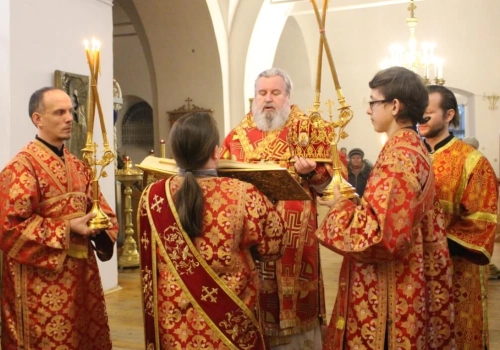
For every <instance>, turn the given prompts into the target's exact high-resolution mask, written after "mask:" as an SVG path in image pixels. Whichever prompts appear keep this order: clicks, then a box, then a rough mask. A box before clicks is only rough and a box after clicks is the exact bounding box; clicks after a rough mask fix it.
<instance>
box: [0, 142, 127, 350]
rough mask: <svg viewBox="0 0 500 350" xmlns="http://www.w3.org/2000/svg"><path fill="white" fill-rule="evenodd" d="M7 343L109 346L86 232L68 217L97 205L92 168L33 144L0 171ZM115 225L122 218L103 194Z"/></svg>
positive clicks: (6, 346)
mask: <svg viewBox="0 0 500 350" xmlns="http://www.w3.org/2000/svg"><path fill="white" fill-rule="evenodd" d="M0 188H1V189H0V191H1V192H0V203H1V204H0V225H1V226H0V247H1V249H2V251H3V271H2V272H3V276H2V349H3V350H13V349H21V348H22V349H26V350H28V349H30V350H31V349H43V350H46V349H80V350H86V349H88V350H93V349H103V350H106V349H111V337H110V332H109V327H108V316H107V314H106V306H105V302H104V295H103V290H102V284H101V279H100V276H99V270H98V266H97V262H96V258H95V255H94V252H93V247H92V243H91V242H90V240H89V238H88V237H84V236H81V235H78V234H74V233H72V232H70V224H69V220H70V219H73V218H77V217H80V216H83V215H85V214H86V213H87V212H88V211H89V210H90V208H91V206H92V185H91V173H90V170H89V168H88V167H87V166H86V165H85V164H84V163H83V162H82V161H80V160H78V159H77V158H76V157H75V156H73V155H71V154H70V153H69V152H68V151H67V150H66V149H64V157H63V159H61V158H60V157H58V156H57V155H56V154H55V153H54V152H53V151H52V150H50V149H49V148H48V147H47V146H46V145H44V144H43V143H42V142H40V141H38V140H35V141H33V142H31V143H29V144H28V145H27V146H26V147H25V148H24V149H23V150H21V152H20V153H18V154H17V155H16V156H15V157H14V158H13V159H12V160H11V161H10V162H9V163H8V164H7V166H6V167H5V168H4V170H3V171H2V173H1V175H0ZM100 206H101V208H102V210H103V211H104V212H105V213H106V214H107V215H108V216H109V217H110V219H111V221H112V223H113V227H112V228H110V229H108V230H107V232H102V233H100V234H108V235H109V236H110V238H111V240H112V241H113V242H114V238H112V237H116V231H117V230H118V227H117V224H116V217H115V214H114V213H113V211H112V210H111V208H110V207H109V205H108V204H107V203H106V201H105V199H104V198H103V197H102V195H100Z"/></svg>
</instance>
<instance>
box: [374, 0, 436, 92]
mask: <svg viewBox="0 0 500 350" xmlns="http://www.w3.org/2000/svg"><path fill="white" fill-rule="evenodd" d="M416 8H417V6H415V4H414V2H413V0H410V6H409V7H408V11H409V12H410V17H409V18H407V19H406V24H407V25H408V29H409V30H410V39H409V40H408V44H407V45H406V46H404V45H401V44H393V45H391V46H390V48H389V51H390V54H391V56H390V58H388V59H385V60H384V61H382V63H381V67H382V69H385V68H389V67H394V66H399V67H405V68H408V69H410V70H412V71H414V72H415V73H417V74H419V75H420V76H422V77H423V79H424V83H425V84H426V85H428V84H430V83H431V81H434V83H435V84H437V85H444V83H445V80H444V77H443V65H444V60H443V59H442V58H440V57H437V56H435V55H434V49H435V48H436V44H435V43H429V42H424V43H422V45H421V47H420V49H419V48H418V44H417V39H416V37H415V30H416V28H417V24H418V18H416V17H415V9H416ZM432 78H434V79H432Z"/></svg>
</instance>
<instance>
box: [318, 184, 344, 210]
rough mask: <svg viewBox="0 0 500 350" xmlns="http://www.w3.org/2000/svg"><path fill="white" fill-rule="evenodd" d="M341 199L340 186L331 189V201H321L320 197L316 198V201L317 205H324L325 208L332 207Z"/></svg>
mask: <svg viewBox="0 0 500 350" xmlns="http://www.w3.org/2000/svg"><path fill="white" fill-rule="evenodd" d="M341 198H342V194H341V193H340V186H339V185H335V186H334V187H333V198H332V199H327V200H325V199H322V198H321V197H318V198H317V199H316V201H317V202H318V204H319V205H324V206H326V207H329V208H331V207H333V206H335V205H336V204H337V203H338V202H339V200H340V199H341Z"/></svg>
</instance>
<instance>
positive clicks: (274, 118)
mask: <svg viewBox="0 0 500 350" xmlns="http://www.w3.org/2000/svg"><path fill="white" fill-rule="evenodd" d="M291 89H292V83H291V81H290V77H289V76H288V74H287V73H285V72H284V71H282V70H280V69H277V68H273V69H269V70H266V71H264V72H262V73H261V74H259V76H258V77H257V79H256V81H255V98H254V100H253V104H252V112H250V113H248V114H247V115H246V116H245V118H244V119H243V120H242V121H241V122H240V124H239V125H238V126H237V127H236V128H234V129H233V130H232V131H231V132H230V133H229V135H228V136H227V137H226V139H225V140H224V143H223V145H222V150H221V158H222V159H232V160H237V161H242V162H248V163H258V162H272V163H276V164H279V165H280V166H282V167H284V168H288V169H289V170H290V171H292V172H296V173H297V174H299V176H300V177H301V178H302V185H303V187H304V189H305V190H306V191H308V192H309V193H310V194H311V198H313V199H314V198H315V196H316V194H317V193H319V192H321V191H322V190H323V188H324V187H325V186H326V185H327V184H328V183H329V181H330V180H331V177H330V174H329V172H328V171H327V168H326V166H325V164H323V163H317V162H315V161H313V160H311V159H305V158H298V157H295V159H294V161H291V159H290V158H291V148H290V145H289V144H288V143H287V135H288V132H289V130H291V128H293V127H294V126H295V125H296V124H297V123H298V122H299V121H301V120H304V119H306V120H307V116H306V115H305V114H304V113H303V112H302V111H301V110H300V109H299V108H298V107H297V106H295V105H290V93H291ZM276 205H277V208H278V211H279V212H280V213H281V214H282V217H283V219H284V220H285V226H286V227H287V238H285V249H284V251H283V252H284V254H283V257H282V259H281V260H279V261H277V262H261V264H260V269H259V273H260V276H261V281H262V286H261V290H260V314H261V318H262V321H263V324H264V332H265V334H266V335H268V337H269V339H270V343H271V345H272V346H273V348H274V349H321V346H322V344H321V343H322V341H321V327H320V326H321V325H323V324H324V323H323V319H324V315H325V307H324V293H323V283H322V278H321V271H320V264H319V246H318V242H317V240H316V239H315V235H314V233H315V231H316V228H317V221H316V205H315V201H314V200H312V201H282V202H278V203H277V204H276Z"/></svg>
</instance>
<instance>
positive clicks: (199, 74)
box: [134, 0, 224, 153]
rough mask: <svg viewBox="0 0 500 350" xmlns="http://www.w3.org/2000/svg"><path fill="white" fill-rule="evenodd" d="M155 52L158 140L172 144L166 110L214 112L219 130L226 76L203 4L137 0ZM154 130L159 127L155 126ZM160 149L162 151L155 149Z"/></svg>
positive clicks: (182, 1) (154, 105) (178, 0)
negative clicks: (190, 108)
mask: <svg viewBox="0 0 500 350" xmlns="http://www.w3.org/2000/svg"><path fill="white" fill-rule="evenodd" d="M134 4H135V7H136V9H137V13H138V14H139V16H140V18H141V20H142V25H143V26H144V31H145V34H146V36H147V40H148V43H149V46H150V50H151V56H152V62H153V65H154V69H155V71H156V88H157V94H158V101H157V104H154V103H153V105H152V107H153V110H154V111H156V116H157V118H158V134H155V145H158V144H159V140H160V139H165V140H168V133H169V131H170V126H169V122H168V117H167V114H166V113H167V111H170V110H173V109H176V108H179V107H181V106H182V105H183V104H185V102H184V101H185V100H186V98H187V97H190V98H191V99H192V100H193V103H194V104H195V105H197V106H199V107H204V108H211V109H213V110H214V114H213V115H214V118H215V119H216V120H217V123H218V125H219V128H220V129H221V130H222V128H223V125H224V107H223V93H222V74H221V65H220V57H219V52H218V49H217V42H216V39H215V33H214V29H213V24H212V20H211V17H210V12H209V9H208V7H207V4H206V2H205V1H185V0H169V1H159V0H155V1H138V0H135V1H134ZM155 126H156V125H155ZM155 149H156V150H159V147H158V148H157V147H155ZM167 153H168V149H167Z"/></svg>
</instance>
